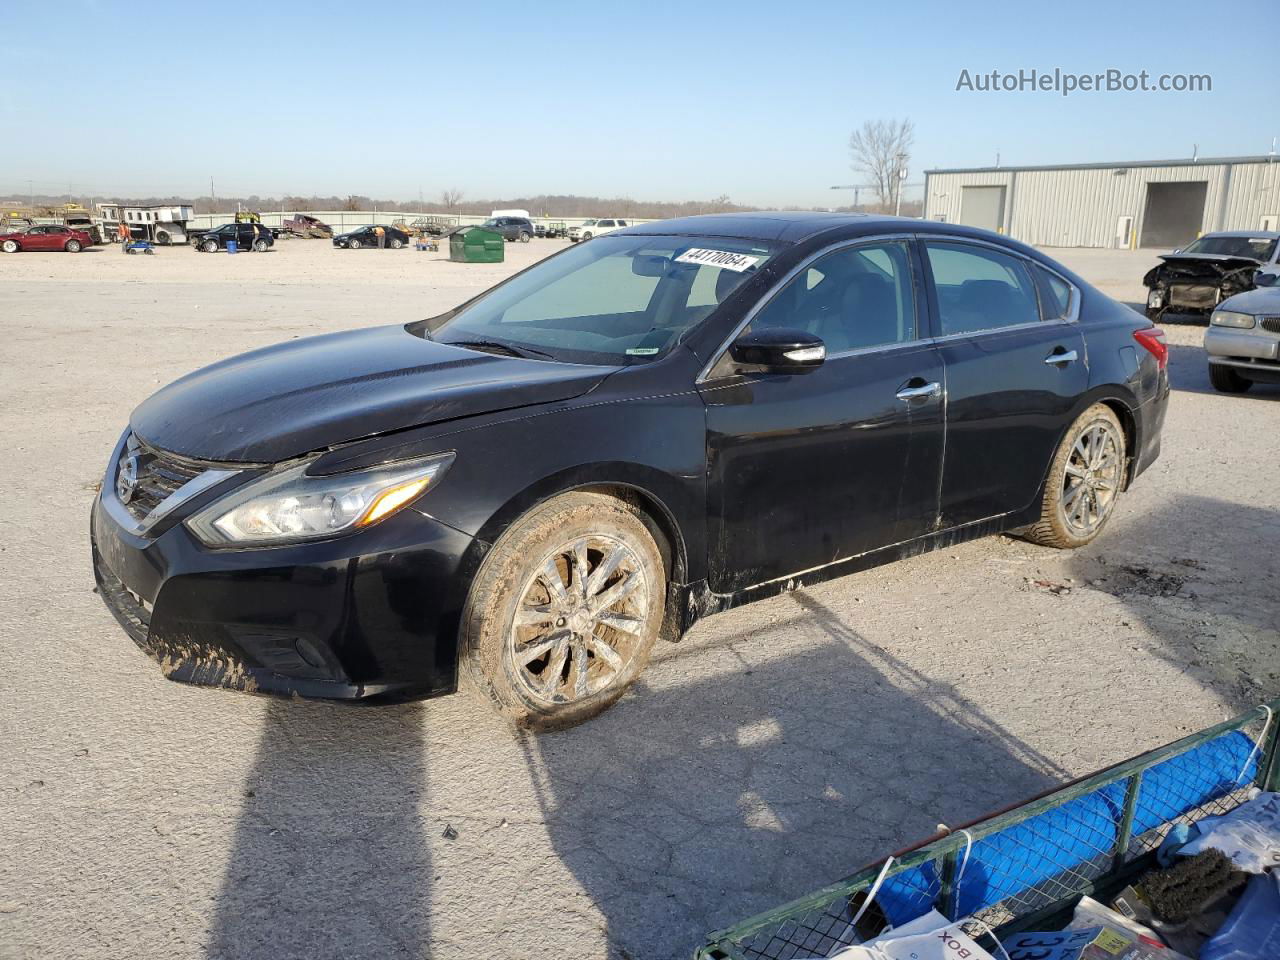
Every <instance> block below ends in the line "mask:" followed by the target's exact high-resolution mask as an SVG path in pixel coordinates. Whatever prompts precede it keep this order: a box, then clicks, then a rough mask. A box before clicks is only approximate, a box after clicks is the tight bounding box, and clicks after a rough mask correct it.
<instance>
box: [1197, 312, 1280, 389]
mask: <svg viewBox="0 0 1280 960" xmlns="http://www.w3.org/2000/svg"><path fill="white" fill-rule="evenodd" d="M1204 349H1205V353H1207V354H1208V355H1209V362H1210V363H1211V364H1222V365H1223V366H1228V367H1231V368H1233V369H1234V370H1235V371H1236V372H1237V373H1239V374H1240V376H1242V377H1244V378H1245V379H1247V380H1253V381H1256V382H1258V383H1280V335H1277V334H1275V333H1271V332H1269V331H1267V330H1264V329H1262V328H1261V327H1255V328H1254V329H1250V330H1242V329H1240V328H1238V327H1212V326H1211V327H1210V328H1209V329H1208V330H1206V331H1205V332H1204Z"/></svg>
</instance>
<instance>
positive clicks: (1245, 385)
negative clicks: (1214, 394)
mask: <svg viewBox="0 0 1280 960" xmlns="http://www.w3.org/2000/svg"><path fill="white" fill-rule="evenodd" d="M1209 382H1210V383H1211V384H1213V389H1215V390H1217V391H1218V392H1219V393H1244V392H1245V391H1246V390H1248V389H1249V388H1250V387H1251V386H1253V381H1252V380H1249V379H1247V378H1245V377H1242V376H1240V374H1239V373H1237V372H1236V371H1235V370H1234V369H1233V368H1231V367H1228V366H1227V365H1226V364H1224V363H1211V364H1209Z"/></svg>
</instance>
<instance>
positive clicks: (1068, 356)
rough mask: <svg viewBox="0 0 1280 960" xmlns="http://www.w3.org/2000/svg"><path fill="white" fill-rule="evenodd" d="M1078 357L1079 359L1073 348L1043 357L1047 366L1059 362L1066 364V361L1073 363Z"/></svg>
mask: <svg viewBox="0 0 1280 960" xmlns="http://www.w3.org/2000/svg"><path fill="white" fill-rule="evenodd" d="M1079 359H1080V355H1079V354H1078V353H1076V352H1075V351H1074V350H1064V351H1063V352H1062V353H1056V352H1055V353H1051V354H1049V355H1048V356H1047V357H1045V358H1044V362H1045V363H1047V364H1049V366H1051V367H1056V366H1058V365H1059V364H1062V365H1066V364H1068V363H1074V362H1075V361H1076V360H1079Z"/></svg>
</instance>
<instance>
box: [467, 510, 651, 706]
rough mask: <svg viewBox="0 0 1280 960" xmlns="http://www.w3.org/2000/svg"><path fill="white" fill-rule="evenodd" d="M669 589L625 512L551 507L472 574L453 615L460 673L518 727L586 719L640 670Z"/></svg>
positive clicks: (514, 530)
mask: <svg viewBox="0 0 1280 960" xmlns="http://www.w3.org/2000/svg"><path fill="white" fill-rule="evenodd" d="M666 587H667V577H666V570H665V568H664V565H663V561H662V555H661V554H660V553H659V551H658V547H657V545H656V544H655V543H654V540H653V537H652V536H651V535H650V533H649V530H648V529H647V528H646V526H645V524H644V523H643V522H642V520H641V519H640V517H639V516H638V515H637V513H636V511H635V510H633V509H632V508H631V507H629V506H628V505H627V504H625V503H623V502H622V501H620V500H617V499H615V498H613V497H608V496H604V495H601V494H595V493H568V494H564V495H562V496H559V497H556V498H554V499H552V500H549V501H547V502H546V503H543V504H541V505H539V506H537V507H535V508H533V509H532V510H530V511H529V512H528V513H526V514H525V515H524V516H523V517H521V518H520V519H519V520H517V521H516V522H515V523H514V524H512V525H511V527H510V528H508V529H507V531H506V532H505V533H504V534H503V535H502V536H501V537H500V538H499V539H498V542H497V543H496V544H494V547H493V549H492V550H491V551H490V552H489V554H488V556H487V557H486V558H485V560H484V563H483V564H482V565H481V567H480V570H479V572H478V573H477V574H476V578H475V581H474V583H473V584H472V587H471V594H470V596H469V597H468V598H467V604H466V607H465V609H464V610H463V615H462V626H461V634H462V659H463V662H464V663H465V665H466V667H465V670H466V673H467V675H468V677H469V679H470V680H471V682H472V684H473V685H474V686H475V687H476V688H477V689H479V690H480V691H482V692H483V693H484V694H485V695H486V696H487V697H488V698H489V699H490V700H492V701H493V703H494V704H495V705H496V706H497V708H498V710H499V711H500V712H501V713H502V714H503V715H505V716H506V717H508V718H509V719H510V720H512V721H513V722H514V723H515V724H517V725H518V726H521V727H525V728H528V729H532V730H555V729H563V728H565V727H570V726H573V725H574V724H578V723H581V722H583V721H584V720H588V719H590V718H591V717H594V716H595V715H596V714H598V713H600V712H601V711H603V710H605V709H607V708H608V707H610V706H612V705H613V703H614V702H615V701H616V700H617V699H618V698H619V697H621V696H622V694H623V693H625V692H626V690H627V688H628V687H629V686H630V685H631V684H632V682H633V681H634V680H635V679H636V677H637V676H639V674H640V671H641V670H643V669H644V666H645V664H646V663H647V662H648V660H649V654H650V651H651V650H652V649H653V644H654V641H655V640H656V639H657V637H658V631H659V628H660V627H661V625H662V618H663V611H664V606H665V597H666Z"/></svg>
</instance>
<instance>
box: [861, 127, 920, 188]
mask: <svg viewBox="0 0 1280 960" xmlns="http://www.w3.org/2000/svg"><path fill="white" fill-rule="evenodd" d="M914 139H915V125H914V124H913V123H912V122H911V121H910V120H867V121H864V122H863V124H862V126H861V127H859V128H858V129H857V130H855V131H853V133H851V134H849V157H850V160H851V161H852V163H851V164H850V165H851V166H852V167H853V169H855V170H860V171H862V172H863V173H865V174H867V175H868V176H869V177H870V178H871V187H872V189H874V190H875V193H876V200H877V201H878V202H879V204H880V207H881V209H882V210H888V209H889V207H890V205H891V204H892V203H893V199H894V196H895V193H894V191H895V190H897V189H898V171H899V170H900V169H905V168H906V164H907V161H908V160H910V158H911V144H912V141H914Z"/></svg>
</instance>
